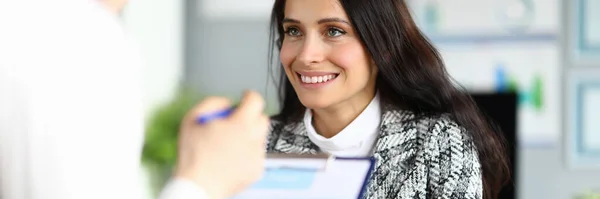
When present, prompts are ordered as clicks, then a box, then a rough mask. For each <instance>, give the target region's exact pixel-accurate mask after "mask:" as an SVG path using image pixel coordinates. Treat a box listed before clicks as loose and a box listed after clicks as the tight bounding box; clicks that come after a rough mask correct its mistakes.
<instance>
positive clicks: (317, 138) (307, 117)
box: [304, 94, 381, 156]
mask: <svg viewBox="0 0 600 199" xmlns="http://www.w3.org/2000/svg"><path fill="white" fill-rule="evenodd" d="M380 121H381V108H380V101H379V94H375V97H374V98H373V99H372V100H371V102H370V103H369V105H367V107H366V108H365V110H363V112H361V113H360V115H358V117H356V119H354V120H353V121H352V122H351V123H350V124H349V125H348V126H346V127H345V128H344V129H342V131H341V132H339V133H338V134H337V135H335V136H333V137H331V138H325V137H323V136H321V135H319V133H317V131H316V130H315V128H314V126H313V125H312V112H311V110H310V109H306V112H305V114H304V126H305V128H306V131H307V134H308V137H309V139H310V140H311V141H312V142H313V143H315V144H316V145H317V146H319V148H320V149H321V150H323V151H325V152H328V153H331V154H334V155H337V156H367V155H369V154H370V152H371V150H372V148H373V145H374V143H375V141H376V140H377V138H378V134H379V133H378V132H379V123H380Z"/></svg>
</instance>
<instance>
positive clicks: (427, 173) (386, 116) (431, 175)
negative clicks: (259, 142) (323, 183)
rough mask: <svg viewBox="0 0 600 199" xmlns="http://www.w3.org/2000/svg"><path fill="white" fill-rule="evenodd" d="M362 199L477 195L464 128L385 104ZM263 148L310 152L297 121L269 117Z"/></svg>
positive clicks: (476, 170)
mask: <svg viewBox="0 0 600 199" xmlns="http://www.w3.org/2000/svg"><path fill="white" fill-rule="evenodd" d="M382 110H384V111H383V112H382V118H381V125H380V130H379V131H380V132H379V139H378V141H377V142H376V144H375V147H374V149H373V157H375V160H376V163H375V167H374V169H375V170H374V171H373V175H372V176H371V178H370V181H369V183H368V185H367V190H366V194H365V195H364V196H365V197H366V198H367V199H399V198H402V199H408V198H410V199H429V198H432V199H433V198H435V199H437V198H452V199H479V198H482V194H483V193H482V189H483V186H482V177H481V166H480V163H479V159H478V157H477V151H476V149H475V146H474V145H473V142H472V140H471V139H470V137H469V136H467V135H466V134H465V132H464V131H465V129H464V128H462V127H460V126H459V125H457V124H456V123H455V122H454V121H452V120H451V119H450V118H449V117H448V116H447V115H440V116H438V117H419V116H416V115H415V114H414V113H412V112H409V111H403V110H400V109H395V108H391V106H387V107H384V108H383V109H382ZM267 151H268V152H271V153H298V154H305V153H310V154H315V153H318V152H320V150H319V148H318V147H317V146H316V145H315V144H313V143H312V142H311V141H310V139H309V138H308V136H307V133H306V129H305V128H304V125H303V123H302V121H298V122H296V123H287V124H284V123H281V122H280V121H277V120H272V122H271V129H270V134H269V138H268V144H267Z"/></svg>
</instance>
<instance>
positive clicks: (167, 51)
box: [123, 0, 184, 112]
mask: <svg viewBox="0 0 600 199" xmlns="http://www.w3.org/2000/svg"><path fill="white" fill-rule="evenodd" d="M183 3H184V2H183V0H130V1H129V4H128V5H127V7H126V8H125V11H124V13H123V19H124V21H125V22H124V23H125V26H126V28H127V29H128V30H129V31H130V33H131V34H132V36H133V39H134V40H136V41H137V44H138V46H139V47H140V51H141V56H142V57H143V59H144V62H145V65H144V66H145V70H144V90H145V91H144V98H145V103H146V104H145V106H146V110H147V111H148V112H149V111H151V110H152V108H154V107H155V106H156V105H157V104H160V103H162V102H164V101H165V100H168V99H170V98H171V97H172V96H173V94H174V92H175V91H176V89H177V88H178V86H179V84H180V80H181V77H182V74H183V42H184V40H183V19H184V18H183V17H184V12H183V11H184V8H183V6H184V4H183Z"/></svg>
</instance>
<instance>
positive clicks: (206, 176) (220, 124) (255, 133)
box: [160, 92, 269, 199]
mask: <svg viewBox="0 0 600 199" xmlns="http://www.w3.org/2000/svg"><path fill="white" fill-rule="evenodd" d="M231 106H232V104H231V102H230V101H229V100H228V99H227V98H219V97H211V98H208V99H206V100H204V101H202V102H201V103H200V104H199V105H198V106H196V107H195V108H194V109H193V110H191V111H190V112H189V113H188V115H187V116H186V117H185V119H184V121H183V122H182V124H181V132H180V136H179V144H178V160H177V167H176V171H175V173H174V176H173V181H171V182H170V183H169V184H168V185H167V186H166V187H165V189H164V190H163V193H162V194H161V197H160V198H161V199H184V198H185V199H187V198H190V199H192V198H193V199H203V198H210V199H225V198H229V197H231V196H233V195H235V194H236V193H238V192H240V191H242V190H243V189H245V188H247V187H248V186H249V185H250V184H252V183H253V182H255V181H256V180H258V179H259V178H260V177H261V175H262V172H263V168H264V161H265V155H266V154H265V150H264V145H265V142H266V136H267V132H268V126H269V118H268V116H267V115H265V114H264V113H263V108H264V100H263V99H262V97H261V96H260V95H259V94H258V93H256V92H247V93H246V94H245V95H244V98H243V99H242V101H241V103H240V105H239V106H238V108H237V109H236V110H235V111H234V112H233V114H232V115H231V116H230V117H228V118H224V119H219V120H215V121H212V122H209V123H207V124H202V125H199V124H197V123H196V118H197V117H198V116H199V115H203V114H206V113H210V112H214V111H219V110H223V109H226V108H229V107H231Z"/></svg>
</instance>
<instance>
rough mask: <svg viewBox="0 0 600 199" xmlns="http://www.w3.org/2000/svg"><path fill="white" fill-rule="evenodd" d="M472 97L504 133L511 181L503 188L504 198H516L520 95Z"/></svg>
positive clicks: (484, 94)
mask: <svg viewBox="0 0 600 199" xmlns="http://www.w3.org/2000/svg"><path fill="white" fill-rule="evenodd" d="M471 97H472V98H473V99H474V100H475V103H476V104H477V106H478V107H479V109H480V110H481V111H482V112H483V113H484V114H485V115H487V116H488V117H489V118H490V119H491V120H492V121H493V122H494V123H495V124H496V125H497V126H498V127H499V128H500V129H501V130H502V132H503V133H504V137H505V139H506V141H507V147H508V154H509V158H510V159H509V160H510V164H509V167H510V170H511V178H512V179H511V182H510V184H509V185H507V186H506V187H504V189H502V190H501V193H500V197H499V198H503V199H514V198H516V197H517V196H516V188H515V187H516V182H517V178H518V172H517V170H516V168H517V167H516V165H518V164H517V160H518V158H517V156H518V153H517V150H518V140H517V137H518V136H517V132H516V131H517V108H518V107H517V105H518V96H517V94H514V93H472V94H471Z"/></svg>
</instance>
